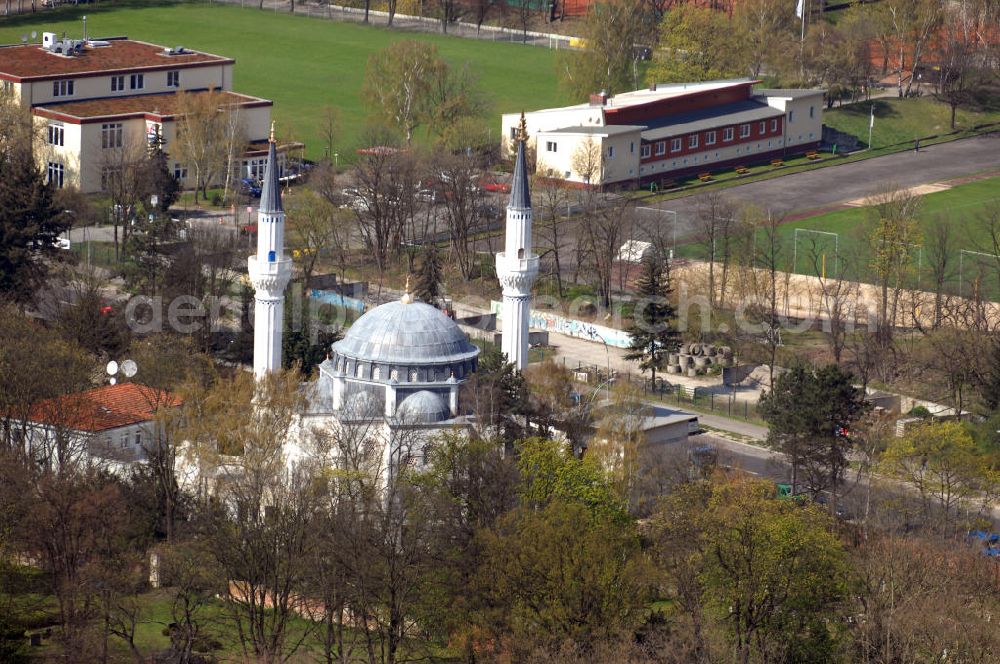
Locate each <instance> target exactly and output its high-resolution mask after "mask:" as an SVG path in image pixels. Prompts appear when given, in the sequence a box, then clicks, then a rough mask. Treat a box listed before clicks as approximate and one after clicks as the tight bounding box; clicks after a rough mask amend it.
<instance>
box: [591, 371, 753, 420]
mask: <svg viewBox="0 0 1000 664" xmlns="http://www.w3.org/2000/svg"><path fill="white" fill-rule="evenodd" d="M572 370H573V372H574V378H575V379H576V382H578V383H585V384H587V385H588V386H592V387H593V388H594V391H595V392H596V391H598V390H602V389H604V388H606V387H607V388H610V387H611V386H612V385H615V384H618V383H625V384H627V385H632V386H635V387H636V388H638V389H641V390H642V393H643V395H645V396H647V397H650V398H655V399H657V400H658V401H661V402H663V403H664V404H671V405H676V406H679V407H682V408H687V409H690V410H693V411H698V412H703V413H713V414H718V415H721V416H725V417H732V418H735V419H740V420H745V421H748V422H760V421H761V418H760V416H759V415H758V413H757V404H755V403H752V402H750V401H747V400H744V399H737V398H736V396H735V394H733V393H731V392H725V393H723V392H720V391H719V389H720V388H719V387H699V386H690V385H680V384H676V385H675V384H672V383H669V382H668V381H666V380H665V379H663V378H661V377H659V376H657V380H656V385H655V386H654V385H652V381H651V379H650V378H649V377H648V376H645V375H642V374H634V373H632V372H631V371H625V372H619V371H615V370H614V369H611V371H610V373H609V372H608V368H607V367H600V366H597V365H588V364H583V363H577V366H576V368H575V369H572ZM723 389H724V388H723Z"/></svg>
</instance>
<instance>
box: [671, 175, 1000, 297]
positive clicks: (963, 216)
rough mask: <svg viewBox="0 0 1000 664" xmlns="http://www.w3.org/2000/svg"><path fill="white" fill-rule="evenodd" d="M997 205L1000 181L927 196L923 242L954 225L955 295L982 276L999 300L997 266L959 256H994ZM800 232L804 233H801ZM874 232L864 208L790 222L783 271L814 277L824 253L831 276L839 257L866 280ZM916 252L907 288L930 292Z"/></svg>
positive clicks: (696, 254) (694, 253)
mask: <svg viewBox="0 0 1000 664" xmlns="http://www.w3.org/2000/svg"><path fill="white" fill-rule="evenodd" d="M995 205H1000V177H989V178H984V179H981V180H975V181H973V182H969V183H966V184H960V185H957V186H954V187H952V188H951V189H948V190H945V191H940V192H935V193H931V194H927V195H925V196H923V197H922V200H921V206H920V212H919V220H920V227H921V230H922V236H923V240H922V242H921V243H919V244H923V245H925V246H926V245H927V244H928V243H930V242H932V241H933V240H932V239H931V237H932V236H931V233H930V229H931V226H932V224H933V222H934V221H935V220H936V219H941V220H943V221H944V222H945V223H947V224H949V225H951V226H952V231H953V245H954V251H953V252H952V255H951V278H950V279H949V280H948V289H949V290H950V291H951V292H953V293H957V292H958V287H959V284H960V282H961V283H962V284H963V294H965V295H969V294H970V286H969V284H971V283H972V282H973V281H974V280H975V279H976V278H977V277H981V278H982V282H983V295H984V296H985V297H987V298H989V299H992V300H1000V274H997V267H996V263H995V262H994V261H993V260H992V259H989V258H987V257H985V256H977V255H976V254H971V253H966V254H965V255H964V257H962V258H960V256H959V254H960V250H965V251H967V252H987V253H992V250H991V249H990V241H989V238H988V236H987V231H986V227H985V224H984V221H983V217H984V214H985V211H986V210H987V209H988V208H991V207H992V206H995ZM796 229H798V231H799V232H798V233H797V234H796ZM811 231H815V232H811ZM870 234H871V228H870V221H869V218H868V212H867V210H866V209H865V208H861V207H858V208H849V209H845V210H838V211H835V212H830V213H827V214H822V215H818V216H815V217H811V218H809V219H803V220H801V221H794V222H788V223H786V224H784V225H783V226H782V227H781V230H780V235H781V238H782V247H781V250H780V251H781V253H780V263H781V268H780V269H782V270H788V271H792V272H796V273H799V274H809V275H812V274H815V272H816V268H815V265H814V260H813V257H816V258H817V260H819V261H820V263H821V261H822V256H824V255H825V256H826V258H827V261H828V262H827V268H828V274H833V273H834V271H835V270H836V269H837V267H838V265H837V264H836V262H835V261H836V256H837V255H838V253H839V255H840V256H841V257H842V260H844V261H845V264H844V269H845V272H846V274H847V276H848V277H849V278H851V279H857V280H862V281H863V280H864V279H865V276H866V274H867V271H868V267H869V264H870V261H871V247H870V241H869V237H870ZM796 235H797V237H796ZM706 251H707V250H706V248H705V247H703V246H701V245H687V246H685V247H683V248H681V250H680V251H679V254H680V255H681V256H686V257H691V258H699V259H701V258H705V257H706ZM911 253H912V263H913V265H912V269H911V277H912V283H911V284H908V285H910V286H919V285H923V287H925V288H929V287H930V283H931V282H930V277H931V275H930V271H929V269H928V260H929V259H928V257H927V253H926V248H924V249H921V248H920V246H915V247H913V248H912V250H911ZM960 265H961V267H962V270H961V275H960V274H959V267H960Z"/></svg>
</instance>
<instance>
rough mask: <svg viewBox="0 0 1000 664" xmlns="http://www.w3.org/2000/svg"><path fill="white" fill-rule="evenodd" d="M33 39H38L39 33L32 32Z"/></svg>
mask: <svg viewBox="0 0 1000 664" xmlns="http://www.w3.org/2000/svg"><path fill="white" fill-rule="evenodd" d="M31 38H32V39H38V33H37V32H35V31H34V30H32V31H31Z"/></svg>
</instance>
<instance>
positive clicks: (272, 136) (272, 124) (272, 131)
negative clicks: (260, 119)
mask: <svg viewBox="0 0 1000 664" xmlns="http://www.w3.org/2000/svg"><path fill="white" fill-rule="evenodd" d="M270 140H271V142H272V143H274V120H271V139H270Z"/></svg>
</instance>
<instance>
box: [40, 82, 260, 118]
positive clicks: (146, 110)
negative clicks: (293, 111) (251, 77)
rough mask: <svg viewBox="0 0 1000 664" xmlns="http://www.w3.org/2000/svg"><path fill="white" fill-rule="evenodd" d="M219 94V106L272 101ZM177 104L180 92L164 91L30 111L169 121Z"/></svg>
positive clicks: (56, 115)
mask: <svg viewBox="0 0 1000 664" xmlns="http://www.w3.org/2000/svg"><path fill="white" fill-rule="evenodd" d="M183 94H191V95H204V94H208V91H206V90H199V91H197V92H185V93H183ZM216 94H218V95H220V101H221V102H222V103H221V104H220V107H223V106H242V107H250V106H271V105H272V103H273V102H271V101H270V100H269V99H261V98H260V97H251V96H250V95H241V94H239V93H236V92H229V91H221V90H220V91H216ZM180 102H181V93H178V92H164V93H158V94H149V95H135V96H131V97H106V98H103V99H87V100H84V101H70V102H64V103H61V104H46V105H45V106H36V107H35V108H34V109H33V110H34V112H35V114H36V115H40V116H42V117H48V118H53V119H57V120H68V121H70V122H72V121H83V122H86V121H91V122H93V121H96V120H99V119H104V118H108V117H122V116H129V115H141V116H147V117H149V119H151V120H158V121H161V120H164V119H166V118H172V117H174V116H175V115H176V114H177V111H178V108H179V106H180Z"/></svg>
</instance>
